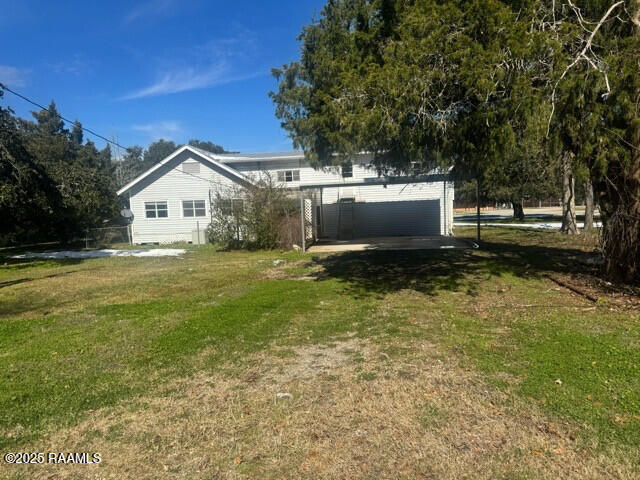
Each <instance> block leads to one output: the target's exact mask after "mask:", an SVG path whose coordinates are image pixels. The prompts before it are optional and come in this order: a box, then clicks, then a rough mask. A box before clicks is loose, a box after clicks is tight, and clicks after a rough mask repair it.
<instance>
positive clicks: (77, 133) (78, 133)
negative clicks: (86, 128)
mask: <svg viewBox="0 0 640 480" xmlns="http://www.w3.org/2000/svg"><path fill="white" fill-rule="evenodd" d="M83 133H84V132H83V131H82V124H81V123H80V121H79V120H76V121H75V122H73V128H72V129H71V133H69V139H70V140H71V142H72V143H73V144H74V145H82V142H83V141H84V140H83Z"/></svg>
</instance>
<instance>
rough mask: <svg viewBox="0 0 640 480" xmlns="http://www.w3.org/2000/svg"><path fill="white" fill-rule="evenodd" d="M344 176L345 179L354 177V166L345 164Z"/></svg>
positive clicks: (343, 168)
mask: <svg viewBox="0 0 640 480" xmlns="http://www.w3.org/2000/svg"><path fill="white" fill-rule="evenodd" d="M342 176H343V177H344V178H346V177H353V164H351V163H345V164H344V165H343V166H342Z"/></svg>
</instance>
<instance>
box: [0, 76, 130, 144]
mask: <svg viewBox="0 0 640 480" xmlns="http://www.w3.org/2000/svg"><path fill="white" fill-rule="evenodd" d="M0 88H2V89H3V90H6V91H7V92H10V93H13V94H14V95H15V96H16V97H20V98H21V99H23V100H25V101H27V102H29V103H30V104H31V105H35V106H36V107H38V108H41V109H43V110H46V111H48V112H49V113H53V112H51V110H49V109H48V108H47V107H45V106H44V105H41V104H39V103H38V102H34V101H33V100H31V99H29V98H27V97H25V96H24V95H21V94H20V93H18V92H16V91H13V90H11V89H10V88H9V87H7V86H6V85H5V84H4V83H1V82H0ZM56 115H57V116H58V118H60V119H61V120H64V121H65V122H67V123H69V124H72V125H73V124H74V123H75V122H72V121H71V120H69V119H68V118H64V117H63V116H62V115H60V114H59V113H56ZM80 128H82V130H84V131H85V132H87V133H89V134H91V135H93V136H95V137H98V138H101V139H102V140H104V141H105V142H107V143H111V144H113V145H115V146H116V147H120V148H123V149H125V150H126V149H127V147H123V146H122V145H120V144H119V143H117V142H114V141H113V140H109V139H108V138H107V137H103V136H102V135H100V134H99V133H96V132H94V131H93V130H91V129H89V128H85V127H82V126H81V127H80Z"/></svg>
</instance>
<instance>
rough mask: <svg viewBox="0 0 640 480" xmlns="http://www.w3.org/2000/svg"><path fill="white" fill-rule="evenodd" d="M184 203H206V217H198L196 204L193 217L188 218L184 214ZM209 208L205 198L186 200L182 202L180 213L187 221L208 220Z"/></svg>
mask: <svg viewBox="0 0 640 480" xmlns="http://www.w3.org/2000/svg"><path fill="white" fill-rule="evenodd" d="M183 202H204V215H202V216H198V215H196V209H195V204H194V208H193V217H186V216H185V214H184V203H183ZM209 211H210V210H209V207H208V203H207V200H206V199H204V198H186V199H184V200H182V199H181V200H180V213H181V215H182V218H186V219H199V218H207V217H208V216H209V214H208V212H209Z"/></svg>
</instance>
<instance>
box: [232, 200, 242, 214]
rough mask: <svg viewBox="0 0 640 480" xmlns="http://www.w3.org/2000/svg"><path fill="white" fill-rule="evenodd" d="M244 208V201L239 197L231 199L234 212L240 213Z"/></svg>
mask: <svg viewBox="0 0 640 480" xmlns="http://www.w3.org/2000/svg"><path fill="white" fill-rule="evenodd" d="M243 208H244V203H243V202H242V199H241V198H234V199H233V211H234V212H235V213H242V209H243Z"/></svg>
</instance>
